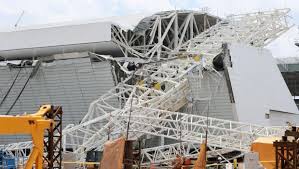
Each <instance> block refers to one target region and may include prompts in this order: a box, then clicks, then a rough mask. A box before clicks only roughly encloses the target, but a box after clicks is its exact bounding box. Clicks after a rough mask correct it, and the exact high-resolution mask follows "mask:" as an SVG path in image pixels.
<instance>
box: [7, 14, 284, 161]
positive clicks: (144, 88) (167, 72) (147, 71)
mask: <svg viewBox="0 0 299 169" xmlns="http://www.w3.org/2000/svg"><path fill="white" fill-rule="evenodd" d="M288 12H289V10H287V9H283V10H274V11H268V12H258V13H251V14H246V15H235V16H230V17H228V18H226V19H223V20H221V21H220V22H218V23H217V24H215V25H214V26H211V27H210V28H208V29H205V31H203V32H202V33H198V34H193V33H194V31H195V30H191V29H193V28H194V22H196V20H194V19H193V18H192V16H193V15H191V14H190V15H189V16H188V17H186V20H185V21H184V23H185V25H184V24H183V25H182V26H181V27H180V28H177V25H176V19H177V15H178V14H177V13H176V12H168V13H165V14H164V15H159V16H155V18H156V22H154V24H153V28H154V29H152V32H151V33H150V37H148V38H149V39H147V40H149V41H148V44H147V45H144V46H143V47H144V48H142V49H141V48H140V46H139V47H138V46H137V45H138V44H136V43H133V42H131V41H130V40H132V39H134V37H136V38H138V37H139V36H140V34H137V33H136V34H134V33H130V37H129V39H126V38H125V37H128V32H126V31H124V30H122V29H121V28H119V27H117V26H115V27H113V29H112V37H113V38H114V42H115V43H116V44H118V45H119V46H120V48H121V49H123V51H124V55H125V57H124V58H121V59H122V60H123V61H122V62H120V61H119V60H120V58H113V57H110V58H107V57H105V58H104V59H108V60H111V61H113V62H116V63H117V64H118V65H119V66H120V68H121V69H122V70H125V72H126V76H127V78H126V79H125V80H123V81H121V82H120V83H119V84H117V85H116V87H115V88H113V89H111V90H109V91H108V92H107V93H106V94H104V95H103V96H101V97H100V98H99V99H97V100H95V101H94V102H92V103H91V104H90V107H89V110H88V112H87V114H86V115H85V116H84V118H83V119H82V120H81V122H80V124H76V125H75V124H72V125H68V126H67V127H66V128H65V129H64V130H63V148H64V150H65V151H67V150H71V151H72V152H73V153H75V154H76V155H77V159H78V160H81V161H84V160H85V157H86V152H87V151H95V150H98V151H101V150H102V148H103V145H104V143H105V142H106V141H107V140H108V139H114V138H117V137H118V136H119V135H120V134H124V133H126V131H128V132H129V134H128V135H129V136H128V138H130V139H137V138H140V137H142V136H143V135H153V136H158V137H163V138H169V139H173V140H176V141H178V142H184V143H183V144H182V143H180V144H179V145H178V144H171V145H161V146H159V147H154V148H151V149H147V150H146V149H145V150H143V151H142V152H143V153H144V154H143V156H144V157H147V158H143V159H144V161H142V163H143V164H147V163H148V162H149V161H150V162H156V161H158V162H161V163H163V162H169V160H171V159H174V158H175V155H176V153H177V151H172V152H171V155H169V154H168V155H164V153H168V152H169V151H168V150H176V149H182V147H181V146H184V147H191V146H193V147H196V149H197V151H198V148H199V147H198V145H195V146H194V144H199V143H201V142H202V141H203V140H204V138H205V135H206V132H207V133H208V146H209V149H210V150H211V152H210V153H211V154H213V152H214V153H216V154H217V155H219V154H220V155H221V152H219V148H222V151H234V150H237V151H241V152H247V151H249V147H250V144H251V142H252V141H253V140H254V139H255V138H257V137H260V136H279V135H281V133H282V132H283V130H284V128H274V127H264V126H260V125H255V124H249V123H242V122H236V121H230V120H223V119H217V118H208V119H207V117H206V116H199V115H193V114H188V113H182V112H178V111H180V109H181V108H182V107H183V106H184V105H186V104H187V103H188V99H187V98H188V96H189V95H190V87H189V84H188V79H187V75H193V76H198V77H202V72H204V71H209V72H213V73H214V76H215V78H219V77H222V76H223V75H221V74H219V73H218V71H217V70H216V69H215V68H214V66H213V59H214V58H215V57H216V56H218V55H219V54H222V55H220V56H221V57H222V59H223V60H224V61H225V62H226V63H225V64H224V67H225V66H230V64H229V58H228V57H229V56H228V55H225V54H223V53H225V51H224V50H225V49H224V48H222V46H223V44H224V43H233V42H238V43H244V44H247V45H250V46H255V47H264V46H265V45H267V44H268V43H269V42H271V41H272V40H274V39H275V38H277V37H278V36H279V35H280V34H282V33H283V32H285V31H286V30H288V28H289V26H288V25H287V23H286V20H285V19H286V17H287V14H288ZM163 17H164V18H167V19H168V20H170V21H169V22H168V25H165V26H164V27H165V29H164V31H165V32H164V33H163V32H161V30H162V29H161V28H159V23H160V22H161V18H163ZM172 27H174V28H176V29H180V30H181V31H182V33H181V36H180V38H179V35H177V36H175V38H174V39H175V40H174V41H173V42H171V41H170V44H171V45H170V46H168V47H167V46H165V45H164V43H163V41H164V40H165V37H166V36H167V34H168V31H170V30H171V28H172ZM176 29H174V30H176ZM188 31H189V32H188ZM174 32H175V31H174ZM187 32H188V33H189V35H187ZM174 34H176V33H174ZM155 35H158V38H157V39H155V38H154V37H153V36H155ZM187 38H190V39H189V40H186V39H187ZM141 51H142V52H141ZM93 55H94V56H96V57H102V56H101V55H97V54H93ZM128 61H130V62H132V63H133V64H134V65H136V66H134V67H133V68H130V69H128V67H127V66H126V64H125V63H126V62H128ZM191 92H192V91H191ZM210 99H211V97H210ZM128 126H129V128H128ZM207 126H208V128H207ZM16 144H18V145H22V144H24V145H26V146H28V145H29V146H30V144H31V143H30V142H27V143H15V144H11V145H8V147H14V146H15V145H16ZM24 147H25V146H24ZM24 147H23V148H24ZM177 147H179V148H177ZM19 149H22V146H19ZM213 150H214V151H213ZM166 151H168V152H166ZM153 152H154V153H155V152H159V153H160V155H158V156H154V157H152V156H151V154H152V153H153ZM188 153H189V152H188ZM188 153H187V154H188ZM187 154H186V155H187ZM190 155H192V154H190ZM193 156H194V154H193Z"/></svg>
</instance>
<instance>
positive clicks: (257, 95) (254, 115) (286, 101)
mask: <svg viewBox="0 0 299 169" xmlns="http://www.w3.org/2000/svg"><path fill="white" fill-rule="evenodd" d="M229 48H230V52H231V53H230V54H231V60H232V68H229V75H230V80H231V83H232V89H233V92H234V98H235V103H236V111H237V116H238V120H239V121H242V122H250V123H255V124H264V125H270V124H271V123H270V120H269V119H266V118H265V114H266V113H269V111H270V109H272V110H277V111H282V112H289V113H297V114H298V109H297V107H296V104H295V102H294V101H293V99H292V97H291V94H290V92H289V90H288V88H287V86H286V84H285V81H284V79H283V77H282V75H281V73H280V71H279V69H278V67H277V65H276V62H275V60H274V58H273V57H272V55H271V53H270V52H269V51H268V50H266V49H261V48H254V47H249V46H246V45H242V44H232V45H231V46H230V47H229ZM272 125H275V124H272Z"/></svg>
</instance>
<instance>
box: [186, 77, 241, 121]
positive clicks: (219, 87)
mask: <svg viewBox="0 0 299 169" xmlns="http://www.w3.org/2000/svg"><path fill="white" fill-rule="evenodd" d="M219 74H220V75H221V76H219V75H217V74H216V73H212V72H203V77H200V76H199V75H189V77H188V82H189V85H190V89H191V97H192V99H193V105H192V106H191V105H190V104H189V105H188V106H187V107H186V109H187V111H188V112H192V114H197V115H204V116H205V115H206V113H207V112H209V116H211V117H216V118H220V119H227V120H237V119H236V115H235V111H234V110H235V109H234V103H232V102H231V100H230V96H229V91H228V87H227V82H226V80H225V76H224V73H223V72H219ZM210 98H211V101H210V106H208V102H209V99H210Z"/></svg>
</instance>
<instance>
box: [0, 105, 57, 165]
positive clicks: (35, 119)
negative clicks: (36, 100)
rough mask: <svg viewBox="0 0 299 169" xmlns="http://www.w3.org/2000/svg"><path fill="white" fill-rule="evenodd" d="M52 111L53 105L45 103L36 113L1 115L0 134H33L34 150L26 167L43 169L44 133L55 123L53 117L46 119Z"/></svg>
mask: <svg viewBox="0 0 299 169" xmlns="http://www.w3.org/2000/svg"><path fill="white" fill-rule="evenodd" d="M50 111H51V105H43V106H41V107H40V109H39V110H38V111H37V112H36V113H35V114H29V115H20V116H8V115H2V116H0V134H2V135H17V134H30V135H31V136H32V144H33V147H32V151H31V152H30V156H29V158H28V161H27V163H26V166H25V169H32V167H33V165H34V164H35V168H36V169H42V165H43V153H44V134H45V130H46V129H50V127H51V125H53V124H54V121H53V120H52V119H45V115H46V114H47V113H48V112H50Z"/></svg>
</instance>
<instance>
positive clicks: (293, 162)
mask: <svg viewBox="0 0 299 169" xmlns="http://www.w3.org/2000/svg"><path fill="white" fill-rule="evenodd" d="M298 138H299V131H298V129H297V127H292V128H291V130H286V131H285V135H284V136H282V139H281V140H280V141H278V140H276V141H275V142H274V147H275V159H276V160H275V161H276V165H275V168H276V169H296V168H298V167H299V142H298Z"/></svg>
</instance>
